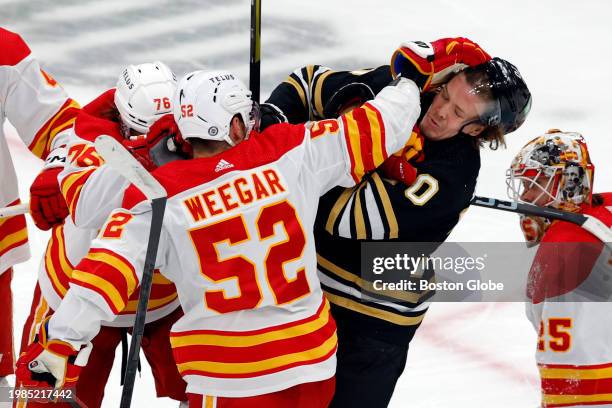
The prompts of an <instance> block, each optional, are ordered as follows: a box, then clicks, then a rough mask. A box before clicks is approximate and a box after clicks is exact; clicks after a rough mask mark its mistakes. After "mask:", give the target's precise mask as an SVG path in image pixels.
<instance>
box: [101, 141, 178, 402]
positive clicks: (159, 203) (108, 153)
mask: <svg viewBox="0 0 612 408" xmlns="http://www.w3.org/2000/svg"><path fill="white" fill-rule="evenodd" d="M95 146H96V151H97V152H98V153H99V154H100V155H101V156H102V158H103V159H104V160H105V161H106V164H108V165H109V166H110V167H111V168H113V169H114V170H116V171H117V172H118V173H119V174H121V175H122V176H123V177H125V178H126V179H127V180H129V181H130V182H131V183H132V184H134V185H135V186H136V187H137V188H138V189H139V190H140V191H142V193H143V194H144V195H145V197H147V198H148V199H149V200H151V207H152V210H153V212H152V215H151V229H150V231H149V243H148V246H147V253H146V256H145V265H144V272H143V274H142V279H141V280H140V296H139V297H138V308H137V309H136V319H135V321H134V329H133V332H132V340H131V342H130V351H129V354H128V362H127V368H126V369H125V378H124V384H123V391H122V393H121V404H120V407H121V408H129V406H130V403H131V401H132V394H133V392H134V381H135V379H136V371H137V369H138V356H139V354H140V343H141V340H142V337H143V335H144V326H145V318H146V316H147V305H148V303H149V296H150V293H151V283H152V281H153V269H155V258H157V248H158V246H159V239H160V235H161V228H162V223H163V220H164V212H165V210H166V200H167V198H168V197H167V193H166V190H165V189H164V187H163V186H162V185H161V184H160V183H159V182H158V181H157V180H156V179H155V178H154V177H153V176H152V175H151V173H149V172H148V171H147V170H145V168H144V167H142V165H141V164H140V163H139V162H138V161H137V160H136V159H135V158H134V157H132V155H131V154H130V153H129V152H128V151H127V150H125V148H124V147H123V146H122V145H121V144H120V143H119V142H117V141H116V140H115V139H113V138H112V137H110V136H99V137H98V138H97V139H96V142H95Z"/></svg>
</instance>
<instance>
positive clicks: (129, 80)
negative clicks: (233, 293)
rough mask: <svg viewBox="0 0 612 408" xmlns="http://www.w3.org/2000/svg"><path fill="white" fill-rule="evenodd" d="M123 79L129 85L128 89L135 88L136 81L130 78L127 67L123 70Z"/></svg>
mask: <svg viewBox="0 0 612 408" xmlns="http://www.w3.org/2000/svg"><path fill="white" fill-rule="evenodd" d="M123 80H124V81H125V84H126V85H127V87H128V89H132V88H134V83H133V82H132V80H131V79H130V74H129V73H128V70H127V69H126V70H124V71H123Z"/></svg>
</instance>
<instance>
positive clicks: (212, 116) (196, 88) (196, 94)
mask: <svg viewBox="0 0 612 408" xmlns="http://www.w3.org/2000/svg"><path fill="white" fill-rule="evenodd" d="M236 115H238V116H240V118H241V119H242V121H243V123H244V125H245V127H246V137H248V135H249V133H250V132H251V131H252V130H258V129H259V116H260V115H259V106H258V105H257V103H256V102H253V101H252V100H251V91H250V90H249V89H248V88H247V87H246V86H245V85H244V84H243V83H242V81H240V80H239V79H238V78H237V77H236V76H235V75H234V74H232V73H231V72H229V71H194V72H191V73H189V74H187V75H186V76H185V77H184V78H183V79H181V80H180V81H179V84H178V87H177V90H176V93H175V95H174V119H175V121H176V123H177V124H178V127H179V129H180V131H181V134H182V135H183V138H184V139H190V138H197V139H204V140H218V141H225V142H227V143H228V144H230V145H231V146H234V144H235V143H234V141H233V140H232V139H231V137H230V125H231V121H232V118H233V117H234V116H236Z"/></svg>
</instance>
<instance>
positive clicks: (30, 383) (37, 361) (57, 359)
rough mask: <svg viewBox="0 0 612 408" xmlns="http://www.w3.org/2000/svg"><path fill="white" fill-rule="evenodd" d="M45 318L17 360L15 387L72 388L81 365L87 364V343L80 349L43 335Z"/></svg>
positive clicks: (88, 347) (88, 350) (45, 332)
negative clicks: (34, 336) (30, 342)
mask: <svg viewBox="0 0 612 408" xmlns="http://www.w3.org/2000/svg"><path fill="white" fill-rule="evenodd" d="M48 322H49V318H47V320H45V321H44V322H43V323H42V324H41V327H40V330H39V332H38V334H37V335H36V339H35V342H34V343H32V344H30V345H29V346H28V348H27V349H26V351H25V353H23V354H22V355H21V357H19V360H17V370H16V371H15V375H16V379H15V388H21V389H24V388H25V389H27V388H37V389H42V388H53V389H56V390H59V389H67V388H74V387H75V385H76V382H77V381H78V379H79V374H80V372H81V368H82V367H83V366H85V365H86V364H87V360H88V359H89V354H90V352H91V348H92V346H91V343H89V344H88V345H87V346H86V347H85V348H83V349H82V350H81V351H80V352H77V351H76V350H75V349H74V348H73V347H72V346H71V345H70V344H68V343H66V342H64V341H61V340H57V339H55V340H50V339H48V338H47V325H48Z"/></svg>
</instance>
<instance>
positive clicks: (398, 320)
mask: <svg viewBox="0 0 612 408" xmlns="http://www.w3.org/2000/svg"><path fill="white" fill-rule="evenodd" d="M323 293H324V294H325V297H326V298H327V300H328V301H329V302H330V303H333V304H334V305H336V306H340V307H343V308H345V309H349V310H352V311H354V312H357V313H361V314H364V315H367V316H370V317H374V318H376V319H381V320H385V321H387V322H390V323H393V324H396V325H400V326H414V325H417V324H421V322H422V321H423V318H424V317H425V313H426V312H427V309H424V310H422V311H419V312H418V313H419V314H418V315H417V316H402V315H401V314H399V313H394V312H390V311H387V310H383V309H382V308H380V307H374V306H377V305H376V304H372V306H370V305H366V304H363V303H360V302H358V301H355V300H353V299H350V298H348V297H344V296H340V295H338V294H336V293H333V291H332V290H331V288H325V289H323Z"/></svg>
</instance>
